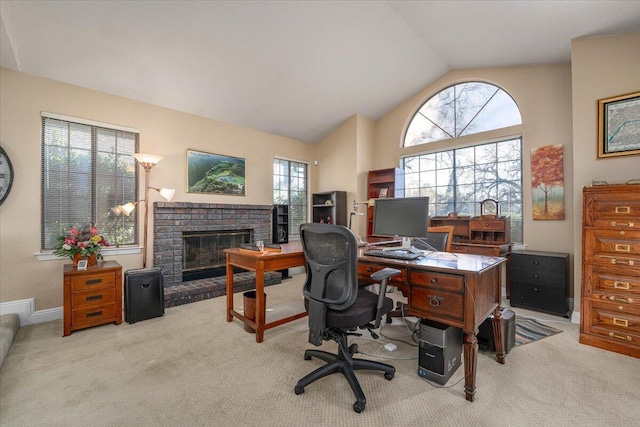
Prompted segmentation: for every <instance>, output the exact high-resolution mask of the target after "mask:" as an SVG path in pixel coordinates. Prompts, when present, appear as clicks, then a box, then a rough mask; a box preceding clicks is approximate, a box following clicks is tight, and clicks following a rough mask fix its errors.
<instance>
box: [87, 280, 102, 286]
mask: <svg viewBox="0 0 640 427" xmlns="http://www.w3.org/2000/svg"><path fill="white" fill-rule="evenodd" d="M99 283H102V279H91V280H87V281H86V282H85V284H87V285H97V284H99Z"/></svg>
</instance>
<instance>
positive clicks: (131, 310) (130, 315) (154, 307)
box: [124, 267, 164, 323]
mask: <svg viewBox="0 0 640 427" xmlns="http://www.w3.org/2000/svg"><path fill="white" fill-rule="evenodd" d="M124 309H125V320H126V321H127V322H129V323H135V322H138V321H140V320H146V319H150V318H152V317H159V316H162V315H163V314H164V282H163V277H162V270H161V269H160V267H150V268H138V269H134V270H127V271H126V272H125V273H124Z"/></svg>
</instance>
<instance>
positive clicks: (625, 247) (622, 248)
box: [615, 244, 631, 252]
mask: <svg viewBox="0 0 640 427" xmlns="http://www.w3.org/2000/svg"><path fill="white" fill-rule="evenodd" d="M615 251H616V252H631V245H620V244H616V246H615Z"/></svg>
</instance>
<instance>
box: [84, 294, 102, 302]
mask: <svg viewBox="0 0 640 427" xmlns="http://www.w3.org/2000/svg"><path fill="white" fill-rule="evenodd" d="M99 299H102V295H91V296H88V297H87V301H95V300H99Z"/></svg>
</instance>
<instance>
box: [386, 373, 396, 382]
mask: <svg viewBox="0 0 640 427" xmlns="http://www.w3.org/2000/svg"><path fill="white" fill-rule="evenodd" d="M395 376H396V374H394V373H389V372H386V373H385V374H384V377H385V378H386V379H388V380H392V379H393V377H395Z"/></svg>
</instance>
